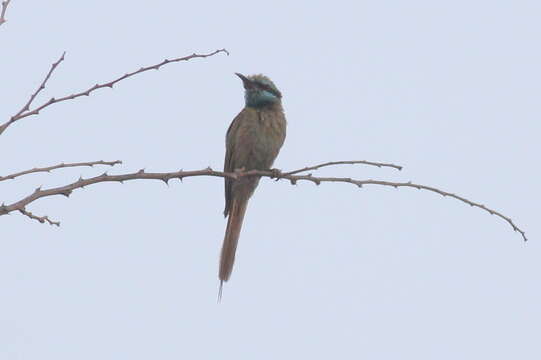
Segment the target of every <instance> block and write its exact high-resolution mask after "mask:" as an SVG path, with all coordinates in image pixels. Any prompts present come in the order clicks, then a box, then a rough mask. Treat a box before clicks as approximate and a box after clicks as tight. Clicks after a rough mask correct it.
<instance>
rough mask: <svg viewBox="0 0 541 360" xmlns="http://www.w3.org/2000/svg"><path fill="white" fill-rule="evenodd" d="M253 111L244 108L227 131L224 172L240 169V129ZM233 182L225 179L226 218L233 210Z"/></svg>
mask: <svg viewBox="0 0 541 360" xmlns="http://www.w3.org/2000/svg"><path fill="white" fill-rule="evenodd" d="M250 110H251V109H247V108H244V109H242V111H241V112H240V113H239V114H238V115H237V116H235V118H234V119H233V121H232V122H231V124H230V125H229V128H228V129H227V134H226V136H225V160H224V172H233V171H235V169H237V168H238V166H237V165H238V164H235V158H237V157H236V156H235V151H236V148H237V144H238V138H239V135H240V132H239V128H240V126H241V123H242V122H243V119H245V118H246V116H248V113H249V112H250ZM232 184H233V180H231V179H228V178H225V209H224V216H227V215H228V214H229V209H230V208H231V201H232V191H231V187H232Z"/></svg>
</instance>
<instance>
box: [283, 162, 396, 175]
mask: <svg viewBox="0 0 541 360" xmlns="http://www.w3.org/2000/svg"><path fill="white" fill-rule="evenodd" d="M343 164H351V165H353V164H364V165H372V166H377V167H379V168H381V167H391V168H395V169H398V170H402V166H399V165H394V164H386V163H377V162H372V161H366V160H352V161H330V162H326V163H323V164H319V165H314V166H309V167H305V168H302V169H299V170H293V171H290V172H287V173H284V175H294V174H298V173H301V172H305V171H310V170H317V169H319V168H322V167H325V166H332V165H343Z"/></svg>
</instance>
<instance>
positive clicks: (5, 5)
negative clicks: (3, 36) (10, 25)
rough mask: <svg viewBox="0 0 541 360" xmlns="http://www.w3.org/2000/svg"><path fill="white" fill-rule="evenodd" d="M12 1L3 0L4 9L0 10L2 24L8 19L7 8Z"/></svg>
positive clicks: (0, 22) (0, 23)
mask: <svg viewBox="0 0 541 360" xmlns="http://www.w3.org/2000/svg"><path fill="white" fill-rule="evenodd" d="M10 2H11V0H5V1H2V10H1V11H0V26H1V25H2V24H3V23H5V22H6V21H7V20H6V10H7V9H8V5H9V3H10Z"/></svg>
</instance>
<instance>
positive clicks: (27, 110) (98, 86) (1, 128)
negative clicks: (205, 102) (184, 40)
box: [0, 49, 229, 135]
mask: <svg viewBox="0 0 541 360" xmlns="http://www.w3.org/2000/svg"><path fill="white" fill-rule="evenodd" d="M221 52H223V53H225V54H227V55H229V52H228V51H227V50H226V49H219V50H215V51H213V52H211V53H208V54H195V53H194V54H192V55H188V56H184V57H179V58H174V59H171V60H169V59H165V60H163V61H162V62H160V63H158V64H155V65H151V66H146V67H142V68H140V69H139V70H136V71H133V72H131V73H126V74H124V75H122V76H120V77H118V78H116V79H114V80H112V81H109V82H107V83H104V84H96V85H94V86H92V87H90V88H88V89H86V90H84V91H81V92H78V93H75V94H71V95H67V96H64V97H61V98H54V97H52V98H50V99H49V100H48V101H46V102H45V103H43V104H41V105H39V106H37V107H35V108H34V109H30V108H29V106H30V105H31V103H32V101H34V99H35V97H36V96H37V94H38V93H39V92H40V91H41V90H42V89H43V88H44V87H45V84H46V82H47V80H48V79H49V77H50V76H51V74H52V72H53V71H54V70H55V69H56V67H57V66H58V64H60V62H62V61H63V60H64V54H62V56H61V57H60V59H59V60H58V61H57V62H55V63H53V65H52V66H51V69H50V70H49V72H48V73H47V76H46V77H45V79H44V80H43V82H42V84H41V85H40V86H39V87H38V89H37V90H36V92H35V93H34V94H33V95H32V96H31V97H30V100H29V101H28V103H27V104H26V105H25V106H24V107H23V108H22V109H21V111H19V112H18V113H17V114H15V115H13V116H12V117H11V118H10V119H9V120H8V121H6V122H5V123H4V124H2V125H0V135H1V134H2V133H3V132H4V131H5V130H6V129H7V128H8V127H9V126H10V125H12V124H13V123H14V122H16V121H18V120H21V119H23V118H25V117H28V116H31V115H37V114H39V112H40V111H41V110H43V109H45V108H46V107H48V106H51V105H53V104H57V103H59V102H62V101H66V100H73V99H75V98H78V97H81V96H89V95H90V94H91V93H92V92H94V91H96V90H98V89H101V88H105V87H108V88H113V86H114V85H115V84H116V83H118V82H119V81H122V80H124V79H127V78H129V77H132V76H134V75H137V74H140V73H142V72H145V71H149V70H159V69H160V67H162V66H164V65H167V64H170V63H175V62H179V61H188V60H191V59H195V58H207V57H210V56H213V55H216V54H218V53H221Z"/></svg>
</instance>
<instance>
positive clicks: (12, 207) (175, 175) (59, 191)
mask: <svg viewBox="0 0 541 360" xmlns="http://www.w3.org/2000/svg"><path fill="white" fill-rule="evenodd" d="M335 163H336V164H344V163H359V162H344V161H337V162H335ZM315 167H316V168H317V167H318V166H315ZM309 168H313V167H309ZM304 169H306V168H303V169H299V170H294V171H290V172H286V173H279V172H276V171H272V170H270V171H261V170H250V171H246V172H232V173H228V172H222V171H214V170H212V169H211V168H206V169H203V170H195V171H182V170H180V171H177V172H168V173H149V172H145V170H144V169H141V170H139V171H137V172H134V173H129V174H122V175H108V174H107V173H106V172H105V173H103V174H101V175H98V176H94V177H91V178H88V179H83V178H79V180H77V181H75V182H73V183H71V184H68V185H65V186H60V187H56V188H50V189H41V188H37V189H36V190H35V191H34V192H33V193H32V194H30V195H28V196H26V197H24V198H23V199H21V200H19V201H16V202H14V203H12V204H8V205H5V204H2V205H0V216H1V215H6V214H9V213H10V212H12V211H21V209H23V210H24V208H25V206H26V205H28V204H30V203H31V202H33V201H35V200H38V199H40V198H43V197H46V196H53V195H64V196H66V197H69V196H70V195H71V193H72V192H73V190H76V189H79V188H83V187H85V186H88V185H92V184H96V183H101V182H120V183H123V182H124V181H129V180H136V179H146V180H161V181H163V182H165V183H168V182H169V180H171V179H179V180H182V179H183V178H186V177H195V176H215V177H223V178H230V179H234V180H237V179H239V178H242V177H245V176H262V177H269V178H275V179H285V180H289V181H290V183H291V184H292V185H295V184H296V183H297V182H298V181H310V182H313V183H314V184H316V185H320V184H321V183H324V182H338V183H349V184H353V185H356V186H358V187H362V186H363V185H380V186H392V187H394V188H399V187H410V188H415V189H419V190H426V191H430V192H433V193H437V194H440V195H442V196H444V197H452V198H454V199H457V200H459V201H462V202H464V203H466V204H468V205H470V206H473V207H477V208H480V209H482V210H484V211H486V212H488V213H489V214H491V215H496V216H498V217H499V218H501V219H503V220H505V221H506V222H507V223H508V224H509V225H511V227H512V228H513V230H514V231H518V232H519V233H520V234H521V235H522V238H523V239H524V241H527V240H528V239H527V238H526V233H525V232H524V231H523V230H521V229H520V228H519V227H518V226H516V225H515V223H514V222H513V221H512V220H511V219H510V218H509V217H507V216H505V215H503V214H502V213H500V212H498V211H496V210H493V209H491V208H488V207H486V206H485V205H483V204H480V203H477V202H474V201H471V200H468V199H466V198H464V197H462V196H459V195H456V194H453V193H450V192H446V191H443V190H439V189H437V188H435V187H432V186H426V185H421V184H414V183H412V182H391V181H381V180H373V179H368V180H356V179H352V178H339V177H315V176H312V174H307V175H292V174H295V173H298V172H302V171H304Z"/></svg>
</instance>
